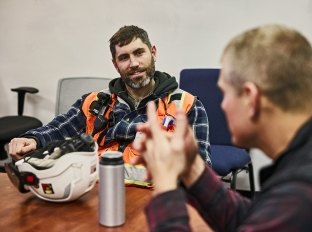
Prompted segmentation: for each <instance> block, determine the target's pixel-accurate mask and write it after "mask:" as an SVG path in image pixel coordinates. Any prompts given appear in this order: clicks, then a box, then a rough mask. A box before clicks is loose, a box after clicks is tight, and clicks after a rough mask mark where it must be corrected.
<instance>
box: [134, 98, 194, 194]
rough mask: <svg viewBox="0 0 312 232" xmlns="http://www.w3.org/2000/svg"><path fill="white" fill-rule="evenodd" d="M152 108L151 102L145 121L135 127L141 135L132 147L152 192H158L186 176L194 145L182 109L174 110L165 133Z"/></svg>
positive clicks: (189, 167) (168, 188)
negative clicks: (171, 126) (149, 179)
mask: <svg viewBox="0 0 312 232" xmlns="http://www.w3.org/2000/svg"><path fill="white" fill-rule="evenodd" d="M155 111H156V107H155V104H154V103H149V104H148V108H147V115H148V121H147V122H146V123H144V124H140V125H138V126H137V130H138V131H139V132H141V133H142V136H141V137H140V139H138V140H136V141H135V142H134V144H133V146H134V148H135V149H136V150H138V151H139V152H140V153H141V154H142V157H143V159H144V162H145V164H146V166H147V169H148V171H149V175H150V176H151V177H152V178H153V181H154V184H155V193H160V192H164V191H169V190H173V189H175V188H176V187H177V181H178V179H180V177H183V176H189V174H188V172H189V171H190V170H191V166H192V164H193V162H194V159H195V158H196V157H197V156H198V155H197V152H198V146H197V142H196V140H195V137H194V134H193V132H192V130H191V128H190V127H189V125H188V121H187V118H186V115H185V113H184V112H182V111H180V110H178V111H177V115H176V129H175V131H174V132H173V133H171V134H168V132H166V131H164V130H163V129H162V128H161V127H160V125H159V122H158V120H157V116H156V113H155Z"/></svg>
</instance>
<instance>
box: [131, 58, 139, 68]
mask: <svg viewBox="0 0 312 232" xmlns="http://www.w3.org/2000/svg"><path fill="white" fill-rule="evenodd" d="M136 66H139V62H138V60H137V58H136V57H134V56H130V67H136Z"/></svg>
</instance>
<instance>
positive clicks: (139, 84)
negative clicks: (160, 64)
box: [121, 58, 155, 89]
mask: <svg viewBox="0 0 312 232" xmlns="http://www.w3.org/2000/svg"><path fill="white" fill-rule="evenodd" d="M137 71H139V72H144V71H146V77H142V78H140V80H137V81H134V80H132V79H131V77H129V75H131V74H133V73H135V72H137ZM154 73H155V62H154V60H153V58H152V59H151V64H150V65H149V66H148V67H147V68H135V69H132V70H130V71H129V72H127V73H125V74H124V75H121V78H122V80H123V81H124V82H125V84H126V85H127V86H129V87H131V88H133V89H141V88H143V87H145V86H147V85H148V84H149V83H150V82H151V80H152V79H153V77H154Z"/></svg>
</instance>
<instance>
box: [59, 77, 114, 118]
mask: <svg viewBox="0 0 312 232" xmlns="http://www.w3.org/2000/svg"><path fill="white" fill-rule="evenodd" d="M111 80H112V79H109V78H104V77H65V78H62V79H60V80H59V81H58V85H57V93H56V105H55V115H58V114H61V113H66V112H67V111H68V110H69V108H70V106H71V105H72V104H74V103H75V101H76V100H77V99H79V98H80V97H81V96H82V95H84V94H86V93H90V92H93V91H100V90H102V89H106V88H108V83H109V82H110V81H111Z"/></svg>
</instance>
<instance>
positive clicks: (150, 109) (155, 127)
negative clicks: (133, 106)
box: [147, 102, 165, 141]
mask: <svg viewBox="0 0 312 232" xmlns="http://www.w3.org/2000/svg"><path fill="white" fill-rule="evenodd" d="M147 117H148V122H149V125H150V131H151V137H153V138H155V140H160V141H163V140H164V139H165V138H164V136H163V133H162V129H161V127H160V125H159V123H158V119H157V113H156V106H155V103H154V102H149V103H148V105H147Z"/></svg>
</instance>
